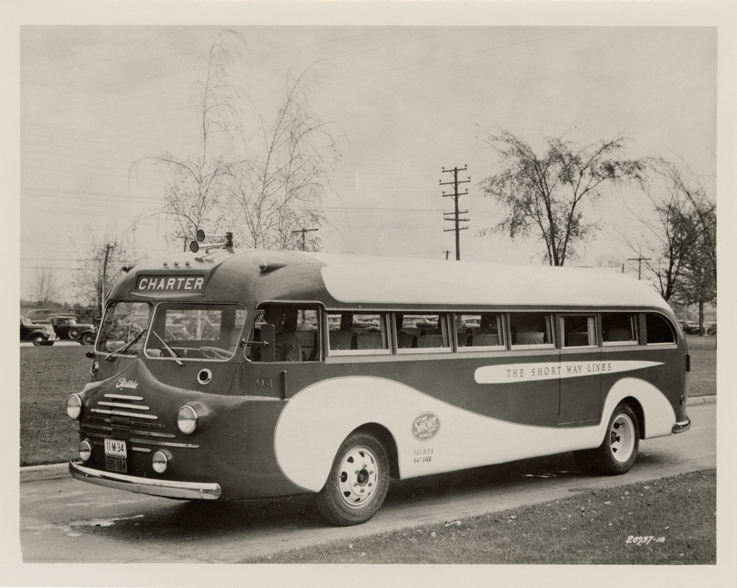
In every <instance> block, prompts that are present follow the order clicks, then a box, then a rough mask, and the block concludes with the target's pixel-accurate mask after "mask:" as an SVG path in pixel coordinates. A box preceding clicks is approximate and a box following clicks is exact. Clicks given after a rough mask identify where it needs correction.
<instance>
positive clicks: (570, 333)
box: [562, 316, 597, 347]
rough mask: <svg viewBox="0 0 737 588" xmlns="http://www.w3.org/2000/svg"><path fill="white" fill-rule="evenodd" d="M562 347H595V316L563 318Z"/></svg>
mask: <svg viewBox="0 0 737 588" xmlns="http://www.w3.org/2000/svg"><path fill="white" fill-rule="evenodd" d="M562 321H563V347H595V346H596V345H597V342H596V339H597V338H596V317H595V316H564V317H563V318H562Z"/></svg>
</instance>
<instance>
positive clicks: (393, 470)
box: [353, 423, 399, 478]
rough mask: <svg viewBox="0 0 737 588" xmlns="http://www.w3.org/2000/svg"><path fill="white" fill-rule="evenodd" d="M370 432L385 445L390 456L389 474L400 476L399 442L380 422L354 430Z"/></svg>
mask: <svg viewBox="0 0 737 588" xmlns="http://www.w3.org/2000/svg"><path fill="white" fill-rule="evenodd" d="M358 432H361V433H369V434H370V435H373V436H374V437H376V439H378V440H379V442H380V443H381V444H382V445H383V446H384V449H386V452H387V454H388V456H389V475H390V476H391V477H392V478H399V456H398V453H397V444H396V443H395V442H394V437H393V436H392V434H391V433H390V432H389V430H388V429H387V428H386V427H384V426H383V425H380V424H378V423H366V424H365V425H361V426H360V427H358V428H357V429H355V430H354V431H353V433H358Z"/></svg>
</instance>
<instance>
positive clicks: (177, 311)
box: [146, 304, 246, 363]
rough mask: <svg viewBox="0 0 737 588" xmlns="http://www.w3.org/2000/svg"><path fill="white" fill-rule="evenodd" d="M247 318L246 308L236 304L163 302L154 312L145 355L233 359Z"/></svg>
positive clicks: (164, 357) (175, 357)
mask: <svg viewBox="0 0 737 588" xmlns="http://www.w3.org/2000/svg"><path fill="white" fill-rule="evenodd" d="M245 320H246V309H245V308H243V307H242V306H239V305H236V304H161V305H159V306H158V307H157V309H156V312H155V313H154V319H153V323H152V329H151V334H150V335H149V336H148V339H147V343H146V355H148V356H149V357H153V358H162V359H174V360H181V359H183V358H189V359H214V360H227V359H230V358H231V357H233V355H234V354H235V352H236V350H237V349H238V345H239V341H240V337H241V330H242V329H243V323H244V322H245ZM178 363H179V362H178Z"/></svg>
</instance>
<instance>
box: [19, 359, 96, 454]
mask: <svg viewBox="0 0 737 588" xmlns="http://www.w3.org/2000/svg"><path fill="white" fill-rule="evenodd" d="M89 350H90V347H89V346H84V347H83V346H82V345H78V346H75V347H72V346H68V347H67V346H63V347H62V346H61V345H60V346H58V347H57V346H56V345H54V346H53V347H25V346H24V347H21V349H20V465H21V466H28V465H38V464H46V463H61V462H64V461H67V460H68V459H69V458H70V457H72V456H73V455H76V451H77V444H78V443H79V436H78V433H77V423H76V422H74V421H72V420H71V419H70V418H69V417H68V416H67V413H66V410H65V403H66V399H67V396H69V394H71V393H72V392H79V391H81V390H82V387H83V386H84V385H85V384H86V383H87V378H88V376H89V369H90V363H91V362H90V360H89V359H87V358H86V357H85V356H84V354H85V353H86V352H87V351H89Z"/></svg>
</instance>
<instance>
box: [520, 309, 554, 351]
mask: <svg viewBox="0 0 737 588" xmlns="http://www.w3.org/2000/svg"><path fill="white" fill-rule="evenodd" d="M509 326H510V333H511V335H512V346H521V345H549V346H551V347H552V342H553V336H552V329H551V321H550V315H549V314H547V313H543V312H515V313H510V315H509Z"/></svg>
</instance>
